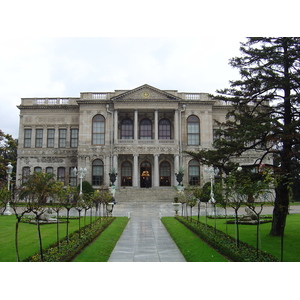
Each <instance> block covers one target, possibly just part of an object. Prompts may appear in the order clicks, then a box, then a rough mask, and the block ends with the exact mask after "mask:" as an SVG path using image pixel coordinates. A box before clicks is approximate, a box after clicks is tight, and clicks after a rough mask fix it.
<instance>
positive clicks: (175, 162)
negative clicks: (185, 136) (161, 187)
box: [173, 154, 179, 185]
mask: <svg viewBox="0 0 300 300" xmlns="http://www.w3.org/2000/svg"><path fill="white" fill-rule="evenodd" d="M178 169H179V154H174V174H173V178H174V185H177V184H178V182H177V180H176V176H175V173H178Z"/></svg>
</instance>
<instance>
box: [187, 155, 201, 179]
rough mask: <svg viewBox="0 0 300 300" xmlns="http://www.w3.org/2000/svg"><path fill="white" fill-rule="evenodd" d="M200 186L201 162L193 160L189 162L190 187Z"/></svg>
mask: <svg viewBox="0 0 300 300" xmlns="http://www.w3.org/2000/svg"><path fill="white" fill-rule="evenodd" d="M199 184H200V166H199V162H198V161H197V160H195V159H192V160H191V161H190V162H189V185H199Z"/></svg>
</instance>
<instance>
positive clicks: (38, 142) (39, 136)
mask: <svg viewBox="0 0 300 300" xmlns="http://www.w3.org/2000/svg"><path fill="white" fill-rule="evenodd" d="M42 146H43V129H37V130H36V132H35V147H37V148H41V147H42Z"/></svg>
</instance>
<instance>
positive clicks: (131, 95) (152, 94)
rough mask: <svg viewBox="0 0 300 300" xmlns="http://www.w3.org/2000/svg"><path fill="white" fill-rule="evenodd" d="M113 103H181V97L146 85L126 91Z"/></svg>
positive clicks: (113, 98) (115, 98)
mask: <svg viewBox="0 0 300 300" xmlns="http://www.w3.org/2000/svg"><path fill="white" fill-rule="evenodd" d="M112 100H113V101H117V102H119V101H153V100H155V101H180V100H182V99H181V98H180V97H178V96H176V95H174V94H172V93H170V92H167V91H163V90H159V89H157V88H154V87H152V86H150V85H148V84H144V85H142V86H140V87H138V88H135V89H133V90H129V91H126V92H124V93H121V94H119V95H117V96H115V97H112Z"/></svg>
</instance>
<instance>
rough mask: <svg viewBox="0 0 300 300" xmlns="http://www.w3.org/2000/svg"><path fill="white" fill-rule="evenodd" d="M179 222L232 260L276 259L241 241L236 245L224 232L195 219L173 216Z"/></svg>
mask: <svg viewBox="0 0 300 300" xmlns="http://www.w3.org/2000/svg"><path fill="white" fill-rule="evenodd" d="M175 219H177V220H178V221H179V222H181V223H182V224H184V225H185V226H186V227H187V228H189V229H190V230H191V231H193V232H194V233H195V234H197V235H198V236H199V237H200V238H201V239H202V240H204V241H205V242H206V243H208V244H209V245H210V246H211V247H213V248H214V249H216V250H217V251H218V252H220V253H221V254H223V255H225V256H227V257H228V258H229V259H231V260H232V261H238V262H257V261H259V262H275V261H278V259H277V258H276V257H275V256H273V255H271V254H269V253H266V252H263V251H260V250H258V257H257V250H256V248H255V247H253V246H251V245H248V244H246V243H243V242H241V241H240V242H239V247H237V246H236V240H235V239H234V238H233V237H231V236H229V235H227V234H225V233H224V232H222V231H220V230H217V229H215V228H213V227H212V226H209V225H206V224H203V223H201V222H199V223H198V222H197V221H196V220H193V221H192V222H191V220H190V219H189V220H187V219H186V218H184V217H178V216H177V217H175Z"/></svg>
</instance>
